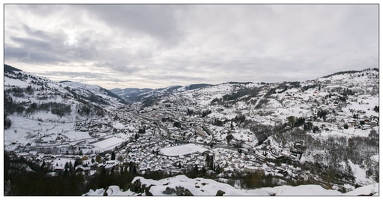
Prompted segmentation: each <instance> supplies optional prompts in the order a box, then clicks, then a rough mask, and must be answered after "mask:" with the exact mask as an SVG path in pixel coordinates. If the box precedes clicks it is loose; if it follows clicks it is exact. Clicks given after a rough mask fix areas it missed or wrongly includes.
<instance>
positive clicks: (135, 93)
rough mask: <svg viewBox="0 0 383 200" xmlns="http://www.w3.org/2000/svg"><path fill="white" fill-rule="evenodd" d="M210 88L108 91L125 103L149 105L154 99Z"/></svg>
mask: <svg viewBox="0 0 383 200" xmlns="http://www.w3.org/2000/svg"><path fill="white" fill-rule="evenodd" d="M209 86H212V85H211V84H191V85H187V86H179V85H175V86H169V87H165V88H158V89H150V88H142V89H140V88H125V89H120V88H114V89H111V90H110V91H111V92H113V93H114V94H116V95H117V96H119V97H121V98H122V99H124V100H126V101H132V102H143V103H144V105H151V103H152V101H153V100H154V99H155V98H158V97H163V96H167V95H170V94H173V93H178V92H183V91H188V90H196V89H200V88H205V87H209Z"/></svg>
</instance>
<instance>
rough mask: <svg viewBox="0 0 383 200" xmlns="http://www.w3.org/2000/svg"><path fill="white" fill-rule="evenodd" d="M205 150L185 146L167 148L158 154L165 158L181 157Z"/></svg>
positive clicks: (192, 145) (198, 147) (194, 146)
mask: <svg viewBox="0 0 383 200" xmlns="http://www.w3.org/2000/svg"><path fill="white" fill-rule="evenodd" d="M206 150H207V149H205V148H203V147H200V146H197V145H195V144H185V145H180V146H173V147H167V148H163V149H161V150H160V152H161V153H162V154H164V155H167V156H182V155H186V154H191V153H195V152H200V153H202V152H204V151H206Z"/></svg>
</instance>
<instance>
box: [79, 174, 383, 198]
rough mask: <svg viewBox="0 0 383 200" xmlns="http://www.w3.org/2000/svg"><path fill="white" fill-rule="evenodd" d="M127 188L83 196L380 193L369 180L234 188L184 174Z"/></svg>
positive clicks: (136, 182) (137, 182) (138, 181)
mask: <svg viewBox="0 0 383 200" xmlns="http://www.w3.org/2000/svg"><path fill="white" fill-rule="evenodd" d="M131 185H132V186H131V187H130V188H129V190H127V191H121V189H120V188H119V187H118V186H109V187H108V188H107V189H98V190H90V191H89V192H88V193H86V194H84V196H102V195H108V196H141V195H143V196H149V195H150V196H151V195H153V196H218V195H221V196H301V195H302V196H359V195H374V196H379V185H378V184H372V185H367V186H364V187H361V188H357V189H355V190H353V191H350V192H347V193H341V192H338V191H336V190H326V189H324V188H323V187H321V186H319V185H300V186H295V187H294V186H289V185H285V186H277V187H266V188H259V189H251V190H245V189H237V188H235V187H233V186H231V185H229V184H226V183H220V182H217V181H214V180H211V179H204V178H195V179H191V178H188V177H186V176H184V175H179V176H175V177H171V178H166V179H161V180H158V181H155V180H151V179H145V178H143V177H136V178H134V180H133V181H132V184H131Z"/></svg>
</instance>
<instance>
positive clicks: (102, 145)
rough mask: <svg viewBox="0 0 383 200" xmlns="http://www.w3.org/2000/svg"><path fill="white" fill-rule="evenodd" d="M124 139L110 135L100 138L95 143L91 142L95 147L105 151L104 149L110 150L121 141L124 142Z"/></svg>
mask: <svg viewBox="0 0 383 200" xmlns="http://www.w3.org/2000/svg"><path fill="white" fill-rule="evenodd" d="M124 141H125V140H123V139H121V138H117V137H111V138H108V139H106V140H102V141H100V142H96V143H93V145H94V146H95V147H96V148H99V149H101V150H103V151H106V150H111V149H113V148H114V147H115V146H118V145H120V144H121V143H122V142H124Z"/></svg>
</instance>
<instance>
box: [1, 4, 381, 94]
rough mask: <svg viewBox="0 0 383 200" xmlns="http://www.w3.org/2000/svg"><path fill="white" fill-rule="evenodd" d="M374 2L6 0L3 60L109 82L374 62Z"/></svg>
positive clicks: (206, 79) (210, 78)
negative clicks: (44, 0)
mask: <svg viewBox="0 0 383 200" xmlns="http://www.w3.org/2000/svg"><path fill="white" fill-rule="evenodd" d="M378 9H379V7H378V4H327V5H326V4H284V5H283V4H242V5H241V4H215V5H213V4H157V5H155V4H141V5H139V4H114V5H108V4H94V5H90V4H85V5H84V4H81V5H80V4H72V5H60V4H54V5H53V4H52V5H46V4H30V5H23V4H17V5H14V4H5V5H4V63H5V64H9V65H11V66H13V67H16V68H19V69H21V70H24V71H27V72H30V73H33V74H36V75H40V76H45V77H47V78H50V79H52V80H55V81H61V80H71V81H76V82H82V83H86V84H93V85H100V86H102V87H104V88H106V89H112V88H160V87H167V86H170V85H183V86H184V85H189V84H196V83H210V84H218V83H224V82H229V81H239V82H248V81H249V82H255V83H256V82H282V81H304V80H311V79H316V78H319V77H322V76H325V75H329V74H332V73H335V72H339V71H346V70H362V69H366V68H379V66H378V61H379V55H378V53H379V52H378V48H379V44H378V36H379V35H378V34H379V31H378V30H379V29H378V27H379V24H378V23H379V10H378Z"/></svg>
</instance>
